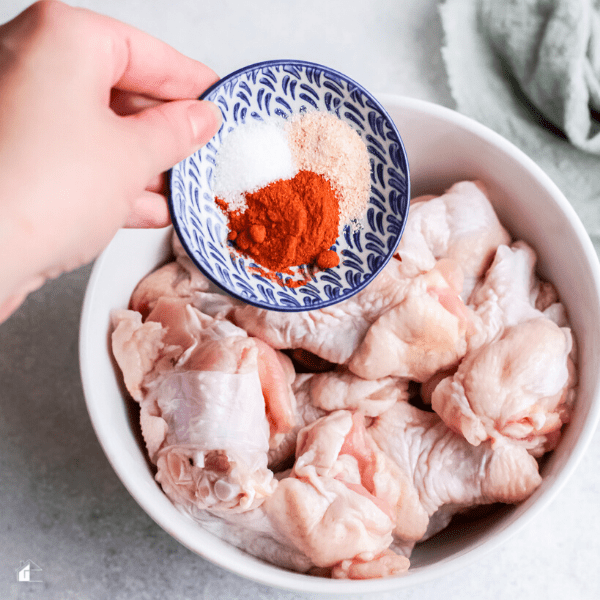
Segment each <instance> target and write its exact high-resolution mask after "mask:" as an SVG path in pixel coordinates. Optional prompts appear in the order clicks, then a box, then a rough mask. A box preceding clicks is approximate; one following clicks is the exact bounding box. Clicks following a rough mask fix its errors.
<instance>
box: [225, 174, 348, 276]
mask: <svg viewBox="0 0 600 600" xmlns="http://www.w3.org/2000/svg"><path fill="white" fill-rule="evenodd" d="M245 196H246V209H245V210H244V211H243V212H242V211H240V210H233V211H232V210H230V209H229V207H228V205H227V203H226V202H225V201H224V200H223V199H222V198H216V199H215V201H216V203H217V205H218V206H219V208H221V210H223V212H224V213H225V214H226V215H227V216H228V218H229V230H230V235H229V236H228V237H229V239H230V240H233V241H234V243H235V245H236V246H237V248H238V249H239V250H241V251H242V252H244V253H245V254H247V255H249V256H250V257H252V258H253V259H254V260H255V261H256V262H257V263H259V264H260V265H262V266H263V267H266V268H268V269H271V270H273V271H278V272H282V271H285V270H286V269H288V268H289V267H293V266H297V265H303V264H313V263H317V262H318V259H319V256H320V255H321V253H327V251H329V249H330V248H331V246H332V245H333V244H335V242H336V239H337V236H338V229H339V221H340V214H339V198H338V196H337V192H336V191H335V190H334V188H333V187H332V186H331V183H330V182H329V181H328V180H327V179H326V178H325V177H324V176H323V175H321V174H319V173H314V172H312V171H305V170H303V171H299V172H298V173H297V174H296V175H295V176H294V177H293V178H292V179H280V180H279V181H275V182H273V183H270V184H269V185H267V186H265V187H263V188H261V189H260V190H258V191H256V192H254V193H247V194H246V195H245ZM327 259H329V260H330V259H331V256H330V254H324V257H322V261H323V260H327Z"/></svg>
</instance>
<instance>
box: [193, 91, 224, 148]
mask: <svg viewBox="0 0 600 600" xmlns="http://www.w3.org/2000/svg"><path fill="white" fill-rule="evenodd" d="M188 114H189V119H190V124H191V126H192V133H193V136H194V141H195V142H196V143H198V144H200V145H202V146H203V145H204V144H206V143H207V142H208V141H209V140H210V139H211V138H212V137H213V136H214V135H215V133H217V131H219V127H221V122H222V121H223V115H222V114H221V110H220V109H219V107H218V106H217V105H216V104H214V103H213V102H208V101H207V100H202V101H201V102H194V103H192V104H190V106H189V109H188Z"/></svg>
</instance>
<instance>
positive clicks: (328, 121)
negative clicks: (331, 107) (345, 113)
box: [287, 111, 371, 225]
mask: <svg viewBox="0 0 600 600" xmlns="http://www.w3.org/2000/svg"><path fill="white" fill-rule="evenodd" d="M287 134H288V139H289V143H290V149H291V151H292V156H293V159H294V163H295V164H296V166H297V168H298V169H303V170H307V171H313V172H315V173H319V174H321V175H324V176H325V177H326V178H327V179H328V180H329V181H330V182H331V185H332V186H333V188H334V189H335V190H336V191H337V192H338V194H339V197H340V222H341V223H342V225H346V224H349V223H351V222H357V221H359V220H360V219H362V217H363V216H364V214H365V210H366V208H367V204H368V201H369V192H370V189H371V163H370V161H369V154H368V151H367V147H366V146H365V144H364V142H363V140H362V139H361V138H360V136H359V135H358V133H357V132H356V131H355V130H354V129H352V127H350V125H348V124H347V123H345V122H344V121H342V120H340V119H339V118H338V117H336V116H335V115H333V114H330V113H326V112H320V111H314V112H309V113H304V114H302V115H297V116H295V117H294V118H293V119H292V120H291V121H290V122H289V123H288V124H287Z"/></svg>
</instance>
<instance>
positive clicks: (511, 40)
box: [440, 0, 600, 251]
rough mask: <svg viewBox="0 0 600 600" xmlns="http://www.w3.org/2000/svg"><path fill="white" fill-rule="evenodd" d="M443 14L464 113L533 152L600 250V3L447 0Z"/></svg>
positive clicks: (454, 88)
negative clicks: (599, 115) (599, 117)
mask: <svg viewBox="0 0 600 600" xmlns="http://www.w3.org/2000/svg"><path fill="white" fill-rule="evenodd" d="M440 16H441V20H442V25H443V29H444V35H445V41H444V47H443V48H442V55H443V59H444V63H445V66H446V71H447V73H448V82H449V86H450V90H451V92H452V96H453V97H454V100H455V101H456V108H457V110H458V111H459V112H462V113H464V114H466V115H468V116H470V117H472V118H474V119H475V120H477V121H479V122H481V123H483V124H484V125H487V126H488V127H490V128H491V129H493V130H495V131H497V132H498V133H500V134H501V135H503V136H504V137H505V138H507V139H508V140H510V141H511V142H513V143H514V144H515V145H516V146H518V147H519V148H520V149H521V150H523V151H524V152H525V153H526V154H527V155H529V156H530V158H532V159H533V160H534V161H535V162H536V163H537V164H538V165H539V166H540V167H541V168H542V169H543V170H544V171H545V172H546V173H547V174H548V175H549V176H550V177H551V178H552V179H553V181H554V182H555V183H556V185H557V186H558V187H559V188H560V189H561V191H562V192H563V193H564V194H565V196H566V197H567V199H568V200H569V201H570V202H571V204H572V205H573V207H574V208H575V210H576V212H577V213H578V215H579V217H580V218H581V220H582V222H583V224H584V225H585V227H586V229H587V231H588V233H589V235H590V237H591V238H592V242H594V245H595V247H596V251H600V157H599V156H598V155H597V154H594V153H593V152H595V151H596V150H594V148H597V150H598V151H599V153H600V138H599V137H598V135H600V134H599V133H598V132H597V124H596V123H594V118H593V115H592V113H591V111H590V108H589V107H588V103H589V104H590V105H591V106H592V108H594V107H597V108H600V104H598V101H599V100H600V96H599V89H598V78H599V77H600V68H599V67H600V48H599V47H598V43H599V37H598V35H599V27H600V23H599V18H598V10H597V2H594V3H592V2H591V1H590V0H442V2H441V4H440ZM584 17H585V18H584ZM567 30H568V33H567ZM558 31H561V32H562V34H561V36H562V37H561V38H560V39H559V37H558V33H557V32H558ZM586 31H587V32H588V34H587V36H585V38H584V39H583V40H582V39H581V36H582V32H584V33H585V32H586ZM576 32H579V33H576ZM578 36H580V37H579V38H578ZM567 128H568V131H567ZM570 138H572V140H573V141H571V139H570ZM583 145H586V149H585V150H582V149H581V148H582V147H583Z"/></svg>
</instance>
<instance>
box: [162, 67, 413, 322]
mask: <svg viewBox="0 0 600 600" xmlns="http://www.w3.org/2000/svg"><path fill="white" fill-rule="evenodd" d="M202 99H204V100H211V101H212V102H214V103H216V104H217V105H218V106H219V107H220V109H221V112H222V113H223V124H222V126H221V128H220V129H219V131H218V132H217V134H216V135H215V136H214V137H213V138H212V140H211V141H210V142H209V143H208V144H207V145H206V146H205V147H203V148H201V149H200V150H198V152H196V153H195V154H193V155H192V156H190V157H189V158H186V159H185V160H183V161H182V162H180V163H179V164H177V165H176V166H175V167H173V169H172V170H171V172H170V198H169V209H170V211H171V218H172V221H173V225H174V227H175V230H176V231H177V234H178V236H179V239H180V240H181V243H182V244H183V247H184V248H185V250H186V252H187V253H188V254H189V256H190V257H191V259H192V260H193V261H194V263H195V264H196V266H197V267H198V268H199V269H200V270H201V271H202V272H203V273H204V274H205V275H206V276H207V277H208V278H209V279H210V280H211V281H213V282H214V283H215V284H216V285H217V286H219V287H220V288H222V289H223V290H225V291H226V292H227V293H228V294H230V295H231V296H234V297H236V298H239V299H240V300H243V301H244V302H247V303H248V304H252V305H254V306H258V307H260V308H266V309H271V310H280V311H287V312H293V311H302V310H315V309H318V308H323V307H325V306H330V305H332V304H335V303H337V302H340V301H342V300H346V299H347V298H349V297H350V296H352V295H354V294H356V293H357V292H359V291H360V290H362V289H363V288H364V287H365V286H366V285H368V284H369V283H370V281H371V280H372V279H373V278H374V277H375V276H376V275H377V274H378V273H379V272H380V271H381V270H382V269H383V267H384V266H385V264H386V263H387V262H388V261H389V259H390V258H391V256H392V255H393V254H394V252H395V249H396V246H397V245H398V242H399V241H400V238H401V236H402V232H403V230H404V226H405V223H406V219H407V216H408V208H409V198H410V183H409V172H408V160H407V157H406V151H405V148H404V144H403V143H402V139H401V138H400V134H399V133H398V130H397V129H396V126H395V125H394V122H393V121H392V119H391V118H390V116H389V115H388V113H387V112H386V110H385V109H384V108H383V106H382V105H381V104H380V103H379V102H378V101H377V100H376V99H375V98H374V97H373V96H372V95H371V94H370V93H369V92H368V91H367V90H365V89H364V88H363V87H362V86H360V85H359V84H357V83H356V82H355V81H353V80H352V79H350V78H348V77H346V76H345V75H342V74H341V73H339V72H337V71H334V70H333V69H329V68H327V67H324V66H322V65H318V64H314V63H309V62H304V61H297V60H272V61H267V62H262V63H257V64H253V65H250V66H247V67H244V68H243V69H239V70H237V71H235V72H233V73H231V74H230V75H228V76H226V77H224V78H223V79H221V80H220V81H219V82H217V83H216V84H215V85H214V86H212V87H211V88H209V89H208V90H207V91H206V92H205V93H204V94H203V95H202ZM315 109H316V110H319V111H323V112H328V113H331V114H335V115H336V116H337V117H338V118H340V119H341V120H342V121H344V122H346V123H347V124H348V125H350V127H352V129H354V130H355V131H356V132H357V133H358V135H359V136H360V137H361V139H362V140H363V142H364V143H365V145H366V148H367V151H368V154H369V158H370V163H371V191H370V199H369V203H368V206H367V210H366V213H365V216H364V218H363V219H362V223H361V225H362V226H361V227H352V228H350V227H346V228H345V229H344V231H343V233H342V235H340V237H339V238H338V239H337V242H336V244H335V245H334V246H333V249H334V250H336V252H337V253H338V255H339V256H340V264H339V265H338V266H337V267H335V268H332V269H327V270H324V271H318V270H313V269H311V268H309V266H307V265H301V266H298V267H293V268H292V271H293V272H294V276H293V278H294V279H297V278H302V277H306V276H310V281H309V283H307V284H306V285H303V286H300V287H297V288H291V287H287V286H282V285H281V284H279V283H277V282H276V281H273V280H271V279H268V278H266V277H263V276H261V275H260V274H259V273H258V272H256V267H257V266H260V265H256V263H254V261H253V260H252V259H251V258H250V257H248V256H247V255H244V254H242V253H240V252H238V251H232V250H233V246H232V243H231V242H228V241H227V234H228V228H227V218H226V216H225V215H224V214H223V212H222V211H221V210H220V209H219V208H218V207H217V206H216V204H215V200H214V193H213V185H214V175H215V165H216V161H217V154H218V152H219V147H220V146H221V143H222V142H223V140H224V139H225V138H226V136H227V135H228V134H229V133H231V132H232V131H233V130H234V129H235V128H236V127H238V126H239V125H242V124H246V123H251V122H253V121H263V120H267V119H272V118H274V117H279V118H282V119H289V118H290V117H292V115H296V114H301V113H303V112H306V111H309V110H315ZM253 267H254V268H253ZM288 277H289V276H282V278H283V279H284V280H285V279H287V278H288Z"/></svg>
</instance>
